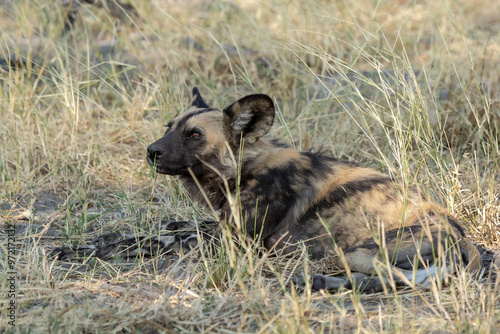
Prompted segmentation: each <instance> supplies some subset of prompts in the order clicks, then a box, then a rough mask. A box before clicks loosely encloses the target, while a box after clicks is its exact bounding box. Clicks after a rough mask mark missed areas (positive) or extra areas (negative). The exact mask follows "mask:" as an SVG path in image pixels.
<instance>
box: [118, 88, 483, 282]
mask: <svg viewBox="0 0 500 334" xmlns="http://www.w3.org/2000/svg"><path fill="white" fill-rule="evenodd" d="M274 115H275V111H274V104H273V101H272V99H271V98H270V97H269V96H267V95H261V94H257V95H250V96H246V97H244V98H242V99H240V100H238V101H236V102H234V103H233V104H231V105H230V106H228V107H226V108H225V109H224V110H222V111H221V110H218V109H214V108H210V107H209V106H208V105H207V104H206V103H205V101H204V100H203V99H202V97H201V95H200V93H199V92H198V90H197V89H196V88H194V89H193V102H192V105H191V106H190V107H189V108H188V109H187V110H186V111H185V112H184V113H182V114H180V115H178V116H177V117H175V118H173V119H172V120H171V121H170V122H169V123H168V125H167V130H166V132H165V134H164V136H163V137H162V138H160V139H159V140H158V141H156V142H155V143H153V144H151V145H150V146H149V147H148V150H147V158H148V162H149V163H150V164H151V165H153V166H154V167H155V168H156V171H157V172H158V173H161V174H168V175H177V176H179V178H180V179H181V180H182V181H183V183H184V185H185V188H186V189H187V191H188V193H189V195H190V196H191V197H192V198H193V199H195V200H196V201H198V202H200V203H203V204H205V205H207V206H212V207H214V208H216V209H218V210H220V222H219V224H226V223H228V222H231V220H232V217H233V215H232V212H235V210H236V212H241V220H242V221H243V222H244V230H245V231H246V234H247V235H248V236H250V237H252V238H258V239H259V240H260V241H261V242H262V243H263V245H264V246H265V247H266V248H267V249H271V248H276V249H288V250H293V249H294V247H296V246H297V244H298V243H300V242H303V243H304V244H305V245H306V246H307V247H308V248H309V251H310V254H311V256H312V257H313V258H323V257H325V256H328V255H329V254H331V253H341V258H342V259H343V260H342V261H339V266H340V267H343V268H346V269H349V270H350V271H351V272H352V273H353V275H352V276H351V278H347V277H327V276H323V275H315V276H314V280H313V285H312V287H313V289H316V290H318V289H337V288H340V287H352V286H353V284H356V286H358V287H359V286H361V285H364V287H365V288H367V289H368V290H372V291H376V290H379V289H381V288H382V285H383V284H385V283H386V282H387V277H388V275H393V278H394V280H395V282H396V283H397V284H418V285H424V286H425V285H429V284H430V282H429V281H430V280H429V279H430V277H435V276H438V277H439V279H443V277H445V276H446V275H447V274H449V273H451V272H452V271H453V270H454V269H455V268H456V265H460V264H462V265H465V266H468V269H469V270H470V271H471V272H477V271H478V270H479V269H480V262H481V259H480V254H479V252H478V251H477V249H476V248H475V247H474V246H473V245H472V244H471V243H470V241H468V240H467V239H466V238H465V232H464V228H463V227H462V226H461V225H460V224H459V223H458V222H457V221H456V220H455V219H454V218H453V217H451V216H450V215H449V214H448V213H447V212H446V211H445V210H444V209H443V208H441V207H439V206H438V205H436V204H433V203H432V202H430V201H428V200H427V199H426V198H425V197H424V196H423V195H422V194H421V193H420V192H418V191H417V190H409V191H406V192H405V191H403V190H402V189H401V188H400V187H399V185H398V184H397V183H396V182H394V181H393V180H392V179H391V178H390V177H388V176H386V175H384V174H381V173H379V172H377V171H375V170H372V169H369V168H364V167H360V166H357V165H356V164H353V163H350V162H342V161H338V160H336V159H334V158H331V157H329V156H327V155H325V154H324V153H323V152H319V153H317V152H312V151H299V150H297V149H295V148H292V147H288V146H285V145H283V144H280V143H278V142H276V141H273V140H269V139H267V138H265V137H264V135H266V134H267V133H268V131H269V130H270V128H271V126H272V124H273V121H274ZM237 189H238V191H239V197H238V199H239V200H238V202H237V205H238V206H239V207H237V208H234V203H233V207H232V208H231V205H230V201H228V196H226V195H227V192H226V191H227V190H229V192H230V193H231V194H232V195H235V193H236V191H237ZM231 210H233V211H231ZM111 247H112V246H111ZM134 253H137V252H134ZM386 261H387V262H386ZM380 264H387V266H384V265H380ZM389 267H390V268H389ZM384 268H385V269H384ZM391 273H392V274H391ZM379 274H380V275H379Z"/></svg>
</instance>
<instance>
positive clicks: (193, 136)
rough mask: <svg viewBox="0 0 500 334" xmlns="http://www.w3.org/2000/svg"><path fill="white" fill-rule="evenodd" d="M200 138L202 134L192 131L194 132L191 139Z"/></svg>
mask: <svg viewBox="0 0 500 334" xmlns="http://www.w3.org/2000/svg"><path fill="white" fill-rule="evenodd" d="M200 137H201V133H199V132H196V131H192V132H191V133H190V134H189V138H200Z"/></svg>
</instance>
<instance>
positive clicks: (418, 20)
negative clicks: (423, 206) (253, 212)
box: [0, 0, 500, 333]
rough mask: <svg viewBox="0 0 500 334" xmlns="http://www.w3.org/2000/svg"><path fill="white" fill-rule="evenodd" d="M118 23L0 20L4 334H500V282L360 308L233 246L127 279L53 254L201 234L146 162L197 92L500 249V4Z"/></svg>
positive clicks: (22, 10) (139, 269)
mask: <svg viewBox="0 0 500 334" xmlns="http://www.w3.org/2000/svg"><path fill="white" fill-rule="evenodd" d="M133 3H134V7H135V8H136V10H137V13H138V16H134V15H129V16H127V15H122V16H121V17H120V18H119V19H117V18H116V17H114V16H111V15H110V14H109V11H107V10H106V9H105V8H97V7H91V6H88V5H85V6H83V7H82V8H81V9H80V12H79V14H78V15H77V20H76V22H75V25H74V30H73V32H69V33H66V34H65V33H63V27H64V21H63V12H64V10H63V8H62V7H61V6H60V1H54V2H51V1H42V0H30V1H28V0H22V1H12V2H10V1H8V0H7V1H0V31H1V32H0V56H1V57H2V58H4V59H5V58H8V57H12V56H13V55H16V57H17V59H21V60H25V61H26V64H25V66H22V67H21V68H19V69H17V70H13V69H10V70H9V69H8V68H6V69H4V70H2V71H1V72H0V113H1V123H0V134H1V137H0V203H1V210H2V211H1V218H0V219H1V225H0V226H2V232H3V233H6V230H7V226H8V225H7V224H14V225H15V226H16V241H17V242H16V252H17V254H16V264H15V272H16V273H17V278H16V284H17V287H16V295H17V299H16V307H17V310H16V327H12V326H10V325H9V324H8V321H9V318H8V317H7V314H8V312H7V305H8V304H7V303H8V301H9V299H8V297H7V294H6V293H5V292H6V291H8V287H9V281H8V279H9V277H8V273H7V270H4V269H8V263H7V257H6V256H5V253H6V251H7V247H8V242H7V236H6V235H5V234H3V235H1V237H0V247H1V248H2V250H3V252H2V254H3V255H2V264H1V266H2V273H1V274H0V285H1V291H2V294H1V295H0V302H1V303H2V306H1V312H2V315H1V316H0V328H2V329H3V330H7V331H8V332H21V333H25V332H34V333H49V332H50V333H69V332H141V333H142V332H144V333H155V332H166V333H168V332H202V331H203V332H282V333H299V332H300V333H304V332H335V333H336V332H341V333H342V332H363V333H365V332H368V333H371V332H421V333H428V332H436V333H442V332H451V333H464V332H467V333H468V332H474V333H489V332H496V331H497V330H498V327H499V326H500V297H499V290H500V287H499V282H498V281H496V282H490V283H488V282H486V281H485V279H483V280H481V281H477V280H473V279H471V278H470V277H468V276H467V274H466V273H459V275H458V276H457V277H455V278H454V279H453V281H452V283H451V285H449V286H447V287H444V288H435V289H432V290H431V291H422V290H411V289H407V290H399V291H397V292H390V293H387V294H376V295H369V296H366V295H359V294H357V293H355V292H351V291H345V292H339V293H335V294H333V293H332V294H328V293H310V292H307V291H306V292H302V293H298V292H294V291H290V290H283V289H282V288H281V287H280V285H279V284H278V285H277V284H275V282H276V280H278V281H279V280H281V281H282V280H283V279H284V278H286V277H288V275H291V273H293V272H303V271H305V272H306V273H311V272H318V271H319V272H332V271H333V270H334V268H332V267H331V265H329V263H326V262H323V263H314V262H310V261H308V260H307V259H306V257H305V256H304V254H296V256H295V257H294V258H292V259H290V258H285V259H284V258H280V257H278V258H276V257H274V258H273V257H267V256H261V255H259V253H258V252H255V251H252V250H251V249H245V247H243V248H241V249H238V248H234V247H232V246H234V245H233V244H231V243H227V244H226V245H225V247H223V248H222V249H221V250H220V251H219V256H218V257H214V256H212V257H208V256H206V255H204V254H205V253H203V252H192V253H189V254H180V256H179V257H176V256H170V257H163V258H153V259H143V258H140V259H136V260H134V261H128V262H127V261H120V260H115V261H109V262H101V261H98V260H94V259H89V260H85V261H83V263H77V264H73V263H64V262H60V261H56V262H53V261H52V260H50V259H48V258H47V257H46V252H47V251H48V249H50V247H54V246H56V245H61V244H66V245H67V244H78V243H84V242H86V240H89V239H91V238H92V237H94V236H96V235H99V234H101V233H105V232H114V231H116V232H121V231H128V232H130V231H132V232H136V233H149V232H150V231H152V230H153V227H154V225H155V221H157V220H158V219H171V220H175V219H180V220H185V219H200V218H211V219H213V218H214V217H213V214H212V213H210V212H207V211H205V210H203V209H202V208H200V207H199V206H197V205H196V204H195V203H192V202H191V201H190V200H189V198H187V197H186V195H185V194H184V192H183V189H182V186H181V185H180V184H178V183H177V181H176V180H175V179H173V178H169V177H163V176H162V177H158V178H154V177H153V176H152V173H151V171H150V169H149V168H148V166H147V164H146V163H145V159H144V155H145V154H144V152H145V148H146V146H147V145H148V144H149V143H151V142H152V141H153V140H155V139H156V138H157V137H159V136H160V135H161V134H162V132H163V125H164V124H166V121H167V120H168V119H169V118H171V117H172V116H173V115H175V114H176V113H177V112H180V111H181V110H182V109H183V108H184V107H185V106H186V104H187V103H188V101H189V91H190V88H191V87H192V86H194V85H197V86H198V87H200V90H201V91H202V94H203V95H204V96H205V100H207V101H209V102H211V103H212V105H213V106H215V107H223V106H224V105H227V104H228V103H230V102H232V101H233V100H234V99H236V98H237V97H241V96H242V95H244V94H247V93H252V92H262V93H267V94H269V95H271V96H272V97H273V98H274V99H275V101H276V102H277V106H278V108H279V117H278V121H277V124H276V125H275V127H274V128H273V131H272V132H273V135H274V136H275V137H277V138H280V139H281V140H282V141H284V142H287V143H289V144H292V145H296V146H298V147H300V148H308V147H311V146H312V147H314V148H319V147H322V148H323V149H326V150H327V151H329V152H332V154H334V155H335V156H336V157H338V158H341V159H347V160H355V161H359V162H362V163H364V164H366V165H369V166H373V167H375V168H377V169H379V170H384V171H386V172H388V173H391V174H392V175H394V176H395V177H398V178H402V179H403V180H405V182H407V183H408V184H415V183H420V184H423V185H424V187H425V188H426V189H428V190H429V192H431V193H432V194H433V196H434V197H435V198H436V200H438V201H440V202H441V203H442V204H443V205H444V206H446V207H448V208H449V210H450V211H452V212H453V213H454V214H456V215H457V216H458V217H460V218H461V219H463V220H464V221H465V222H466V223H467V224H468V227H469V231H470V233H471V236H472V237H473V238H474V239H475V240H476V241H477V242H478V243H479V244H482V245H483V246H486V247H489V248H491V249H500V204H499V196H500V188H499V184H500V148H499V143H500V141H499V139H500V100H499V98H500V82H499V81H500V80H499V78H500V67H499V66H498V64H499V63H500V35H499V33H498V32H499V31H500V2H498V1H494V0H486V1H478V0H468V1H466V0H459V1H446V0H445V1H414V2H408V1H401V0H387V1H380V2H376V1H359V0H353V1H349V2H333V1H332V2H329V1H316V2H311V1H303V0H290V1H286V0H277V1H272V2H271V1H247V0H245V1H243V0H241V1H233V2H226V1H218V0H217V1H204V0H189V1H176V0H171V1H167V0H165V1H164V0H155V1H151V2H150V1H134V2H133Z"/></svg>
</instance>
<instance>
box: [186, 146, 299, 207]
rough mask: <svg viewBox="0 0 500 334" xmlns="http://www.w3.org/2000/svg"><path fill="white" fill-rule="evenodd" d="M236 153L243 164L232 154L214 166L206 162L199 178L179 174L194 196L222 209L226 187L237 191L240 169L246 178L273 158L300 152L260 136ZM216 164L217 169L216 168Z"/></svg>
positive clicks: (199, 200)
mask: <svg viewBox="0 0 500 334" xmlns="http://www.w3.org/2000/svg"><path fill="white" fill-rule="evenodd" d="M233 155H234V160H236V159H237V160H238V161H241V164H242V165H241V168H238V167H237V166H234V163H233V162H232V161H233V158H227V159H226V160H227V161H226V162H225V163H222V162H219V161H217V163H215V164H214V165H213V166H205V168H204V172H203V173H202V174H201V175H197V176H196V180H195V179H193V177H191V176H181V177H180V178H181V180H182V181H183V184H184V187H185V188H186V190H187V192H188V193H189V196H190V197H191V199H193V200H195V201H197V202H198V203H200V204H202V205H205V206H207V207H210V206H212V207H213V208H215V209H220V208H222V207H223V206H224V204H225V202H226V201H227V198H226V193H227V190H229V191H230V192H231V193H233V194H234V192H235V189H236V174H237V172H238V170H239V172H240V173H241V176H240V179H245V178H246V176H247V175H248V174H251V173H254V172H255V170H258V169H259V168H260V167H262V166H264V165H269V163H270V162H271V163H276V164H279V163H280V162H281V161H284V160H286V159H288V158H290V155H297V156H298V155H300V153H299V151H298V150H296V149H293V148H290V147H286V146H282V145H279V144H276V143H273V142H269V141H267V140H265V139H261V140H259V141H258V142H256V143H255V144H252V145H248V146H247V147H245V148H244V150H243V153H242V154H239V152H235V153H234V154H233ZM229 161H231V162H229ZM237 163H238V162H237ZM215 165H217V166H215ZM214 168H215V169H217V172H214V170H213V169H214ZM221 176H222V178H221ZM227 187H228V188H229V189H226V188H227ZM207 199H208V200H209V201H210V205H209V204H207Z"/></svg>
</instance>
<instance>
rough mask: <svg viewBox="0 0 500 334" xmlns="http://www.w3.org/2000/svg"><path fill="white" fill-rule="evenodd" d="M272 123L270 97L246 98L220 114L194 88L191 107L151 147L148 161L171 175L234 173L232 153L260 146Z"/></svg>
mask: <svg viewBox="0 0 500 334" xmlns="http://www.w3.org/2000/svg"><path fill="white" fill-rule="evenodd" d="M273 121H274V104H273V101H272V99H271V98H270V97H269V96H267V95H263V94H255V95H249V96H246V97H244V98H242V99H240V100H238V101H236V102H234V103H233V104H231V105H230V106H228V107H226V108H225V109H224V110H223V111H220V110H218V109H214V108H210V107H209V106H208V104H207V103H206V102H205V101H204V100H203V98H202V97H201V95H200V92H199V91H198V89H197V88H196V87H195V88H193V102H192V103H191V105H190V106H189V108H188V109H187V110H186V111H185V112H184V113H182V114H180V115H178V116H176V117H174V118H173V119H172V120H171V121H170V122H169V123H168V124H167V130H166V132H165V134H164V135H163V137H162V138H160V139H159V140H157V141H156V142H154V143H153V144H151V145H149V147H148V150H147V158H148V162H149V164H150V165H154V166H156V171H157V172H158V173H161V174H168V175H182V176H189V175H191V173H192V174H193V175H195V176H206V175H208V174H212V172H211V171H214V170H217V171H218V172H219V173H220V172H224V171H225V170H229V169H231V170H234V167H235V166H233V163H232V158H231V155H230V154H229V150H232V151H233V154H234V153H236V152H237V151H238V150H239V149H240V147H241V146H242V145H245V146H246V147H248V146H251V145H253V144H255V143H257V141H258V140H259V139H260V138H261V137H262V136H264V135H265V134H266V133H268V132H269V129H270V128H271V126H272V124H273ZM236 156H237V155H236Z"/></svg>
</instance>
